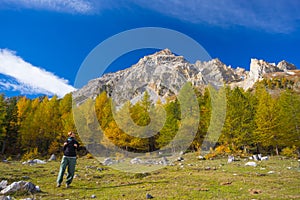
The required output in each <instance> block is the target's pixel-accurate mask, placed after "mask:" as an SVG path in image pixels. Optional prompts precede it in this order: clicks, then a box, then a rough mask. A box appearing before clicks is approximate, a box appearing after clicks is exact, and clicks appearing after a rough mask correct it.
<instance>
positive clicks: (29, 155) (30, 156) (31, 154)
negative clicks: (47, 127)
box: [22, 147, 39, 160]
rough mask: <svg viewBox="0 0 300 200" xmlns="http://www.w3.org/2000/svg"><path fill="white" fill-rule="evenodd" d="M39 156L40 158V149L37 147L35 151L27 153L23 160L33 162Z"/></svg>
mask: <svg viewBox="0 0 300 200" xmlns="http://www.w3.org/2000/svg"><path fill="white" fill-rule="evenodd" d="M38 156H39V152H38V148H37V147H36V148H34V149H31V150H29V151H27V152H26V153H25V154H24V155H23V157H22V159H23V160H33V159H35V158H37V157H38Z"/></svg>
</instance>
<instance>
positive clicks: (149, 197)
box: [146, 193, 154, 199]
mask: <svg viewBox="0 0 300 200" xmlns="http://www.w3.org/2000/svg"><path fill="white" fill-rule="evenodd" d="M153 198H154V197H153V196H152V195H151V194H149V193H147V194H146V199H153Z"/></svg>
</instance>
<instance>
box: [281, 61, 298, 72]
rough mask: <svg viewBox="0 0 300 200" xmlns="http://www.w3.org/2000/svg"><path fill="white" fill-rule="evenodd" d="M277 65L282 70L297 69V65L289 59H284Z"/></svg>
mask: <svg viewBox="0 0 300 200" xmlns="http://www.w3.org/2000/svg"><path fill="white" fill-rule="evenodd" d="M277 67H278V68H279V69H280V70H283V71H287V70H295V69H297V68H296V66H295V65H293V64H291V63H288V62H287V61H285V60H283V61H281V62H279V63H278V64H277Z"/></svg>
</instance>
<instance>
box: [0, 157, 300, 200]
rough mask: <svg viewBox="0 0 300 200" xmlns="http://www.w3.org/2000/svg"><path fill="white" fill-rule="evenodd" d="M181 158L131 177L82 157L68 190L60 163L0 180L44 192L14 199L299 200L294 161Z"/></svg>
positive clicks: (19, 167)
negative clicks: (59, 178)
mask: <svg viewBox="0 0 300 200" xmlns="http://www.w3.org/2000/svg"><path fill="white" fill-rule="evenodd" d="M183 158H184V161H181V162H179V161H176V162H174V165H173V166H166V167H164V168H161V169H159V170H156V171H152V172H149V173H127V172H122V171H117V170H115V169H113V168H110V167H107V166H102V165H101V163H100V162H99V161H98V160H96V159H93V158H92V159H88V158H86V157H81V158H79V159H78V160H77V161H78V163H77V166H76V172H75V178H74V180H73V183H72V185H71V187H70V188H67V189H66V188H65V187H64V185H62V186H61V187H60V188H56V177H57V173H58V169H59V165H60V160H57V161H51V162H47V163H46V164H35V165H31V166H30V165H23V164H22V163H21V162H19V161H10V162H8V163H4V162H1V163H0V181H1V180H7V181H8V184H11V183H12V182H14V181H20V180H25V181H30V182H32V183H33V184H35V185H38V186H39V187H40V189H41V190H42V192H40V193H36V194H33V195H31V194H24V193H18V192H17V193H13V194H9V196H11V197H14V198H15V199H25V198H34V199H51V200H52V199H70V200H71V199H72V200H73V199H146V194H147V193H149V194H151V195H152V196H153V197H154V199H170V200H171V199H300V168H299V163H298V161H297V160H295V159H282V158H281V157H271V158H270V160H268V161H261V162H257V163H258V165H257V166H256V167H251V166H245V163H246V161H245V160H243V159H241V161H236V162H233V163H227V159H226V158H221V159H215V160H198V159H197V155H196V154H195V153H188V154H185V155H183ZM134 167H137V165H132V168H134ZM270 171H272V172H270ZM0 196H1V195H0ZM92 196H93V197H94V198H92Z"/></svg>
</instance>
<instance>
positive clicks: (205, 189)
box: [198, 188, 209, 192]
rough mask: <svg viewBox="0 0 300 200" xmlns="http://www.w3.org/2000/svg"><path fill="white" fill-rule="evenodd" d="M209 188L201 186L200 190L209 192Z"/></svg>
mask: <svg viewBox="0 0 300 200" xmlns="http://www.w3.org/2000/svg"><path fill="white" fill-rule="evenodd" d="M208 190H209V189H208V188H199V189H198V191H204V192H207V191H208Z"/></svg>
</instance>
